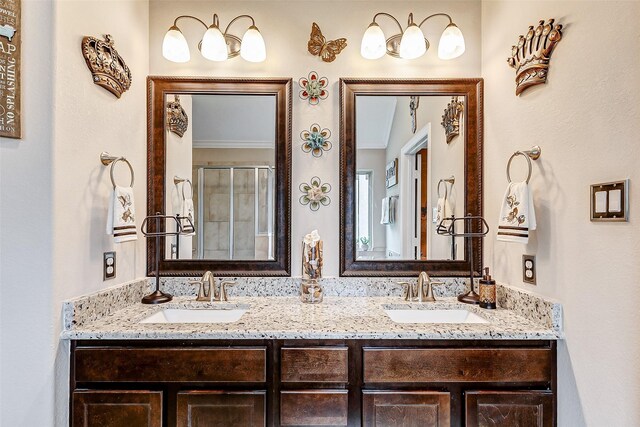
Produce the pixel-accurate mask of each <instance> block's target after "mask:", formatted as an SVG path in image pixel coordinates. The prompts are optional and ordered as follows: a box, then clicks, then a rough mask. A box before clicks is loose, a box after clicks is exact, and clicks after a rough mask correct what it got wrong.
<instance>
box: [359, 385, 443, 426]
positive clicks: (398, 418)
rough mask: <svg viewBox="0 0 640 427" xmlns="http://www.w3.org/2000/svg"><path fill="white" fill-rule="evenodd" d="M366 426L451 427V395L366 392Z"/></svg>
mask: <svg viewBox="0 0 640 427" xmlns="http://www.w3.org/2000/svg"><path fill="white" fill-rule="evenodd" d="M362 425H363V426H367V427H369V426H371V427H378V426H423V427H448V426H450V425H451V395H450V394H449V393H445V392H438V391H365V392H363V394H362Z"/></svg>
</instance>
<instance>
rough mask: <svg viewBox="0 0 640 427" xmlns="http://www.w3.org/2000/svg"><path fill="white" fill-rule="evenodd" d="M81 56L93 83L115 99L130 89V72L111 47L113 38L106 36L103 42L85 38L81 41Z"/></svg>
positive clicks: (88, 37)
mask: <svg viewBox="0 0 640 427" xmlns="http://www.w3.org/2000/svg"><path fill="white" fill-rule="evenodd" d="M82 55H83V56H84V60H85V62H86V63H87V67H89V71H91V74H92V76H93V82H94V83H95V84H97V85H99V86H102V87H103V88H105V89H107V90H108V91H109V92H111V93H112V94H114V95H115V96H116V97H118V98H120V96H121V95H122V94H123V93H124V92H126V91H127V90H129V88H130V87H131V71H129V67H127V64H125V62H124V59H122V57H121V56H120V55H119V54H118V51H117V50H116V49H115V48H114V47H113V37H111V35H109V34H106V35H105V36H104V40H99V39H97V38H95V37H91V36H86V37H84V38H83V39H82Z"/></svg>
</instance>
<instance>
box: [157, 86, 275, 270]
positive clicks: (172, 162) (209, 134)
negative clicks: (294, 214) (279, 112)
mask: <svg viewBox="0 0 640 427" xmlns="http://www.w3.org/2000/svg"><path fill="white" fill-rule="evenodd" d="M165 103H166V118H167V120H166V126H165V141H166V153H167V154H166V173H165V179H166V182H165V188H166V194H165V200H166V206H165V209H166V212H167V213H168V214H169V215H180V216H181V217H183V218H185V219H182V224H183V227H185V228H188V227H189V226H190V224H191V223H192V224H193V232H192V233H189V235H183V236H179V237H173V238H168V239H166V247H165V258H166V259H174V260H175V259H181V260H185V259H206V260H273V259H275V253H274V252H275V249H274V234H275V233H274V232H275V226H274V223H275V222H274V217H275V215H276V212H275V210H274V205H275V195H274V192H275V162H276V157H275V156H276V154H275V144H276V142H275V139H276V97H275V96H271V95H223V94H202V95H200V94H181V95H179V96H177V95H173V94H169V95H167V96H166V99H165ZM177 103H179V105H177ZM186 218H189V219H190V220H191V223H190V222H189V220H187V219H186Z"/></svg>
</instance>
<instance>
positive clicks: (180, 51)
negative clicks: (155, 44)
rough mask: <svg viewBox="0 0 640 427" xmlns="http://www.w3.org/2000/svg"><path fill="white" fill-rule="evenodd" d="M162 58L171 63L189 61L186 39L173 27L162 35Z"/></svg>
mask: <svg viewBox="0 0 640 427" xmlns="http://www.w3.org/2000/svg"><path fill="white" fill-rule="evenodd" d="M162 56H164V57H165V58H166V59H168V60H169V61H172V62H188V61H189V59H191V54H190V53H189V45H188V44H187V39H185V38H184V35H183V34H182V32H181V31H180V29H179V28H178V27H176V26H175V25H174V26H173V27H171V28H169V31H167V34H165V35H164V40H162Z"/></svg>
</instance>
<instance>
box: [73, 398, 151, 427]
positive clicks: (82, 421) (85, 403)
mask: <svg viewBox="0 0 640 427" xmlns="http://www.w3.org/2000/svg"><path fill="white" fill-rule="evenodd" d="M72 399H73V401H72V402H73V414H72V423H71V425H72V426H73V427H91V426H110V427H161V426H162V392H160V391H136V390H82V391H74V392H73V396H72Z"/></svg>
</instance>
